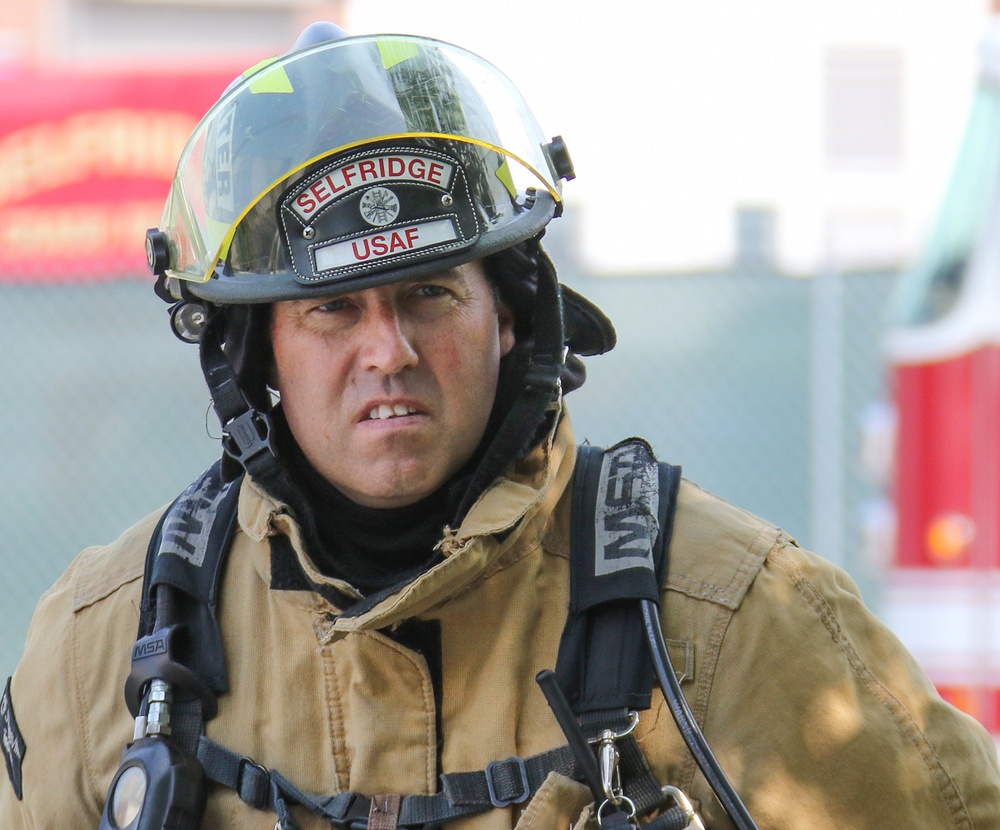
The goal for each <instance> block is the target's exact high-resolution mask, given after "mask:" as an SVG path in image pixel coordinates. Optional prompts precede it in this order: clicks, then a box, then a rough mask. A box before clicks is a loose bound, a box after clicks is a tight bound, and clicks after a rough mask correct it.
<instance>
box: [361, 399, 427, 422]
mask: <svg viewBox="0 0 1000 830" xmlns="http://www.w3.org/2000/svg"><path fill="white" fill-rule="evenodd" d="M416 412H417V410H416V409H414V408H413V407H412V406H407V405H406V404H403V403H397V404H393V405H391V406H390V405H389V404H387V403H382V404H379V405H378V406H373V407H372V410H371V412H369V413H368V418H369V419H370V420H372V421H384V420H386V419H388V418H401V417H402V416H404V415H415V414H416Z"/></svg>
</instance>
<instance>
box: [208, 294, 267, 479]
mask: <svg viewBox="0 0 1000 830" xmlns="http://www.w3.org/2000/svg"><path fill="white" fill-rule="evenodd" d="M224 326H225V318H224V315H223V314H221V313H218V312H215V313H213V315H212V317H211V318H210V319H209V322H208V325H207V326H206V328H205V331H204V332H203V333H202V336H201V339H200V340H199V354H200V357H201V369H202V373H203V374H204V375H205V381H206V383H207V384H208V391H209V393H210V394H211V395H212V404H213V406H214V407H215V413H216V414H217V415H218V416H219V423H220V424H221V425H222V446H223V449H225V451H226V453H227V455H229V457H230V458H232V459H233V460H235V461H236V462H237V463H238V464H239V465H240V466H241V467H242V468H243V469H244V470H246V471H247V472H248V473H250V475H252V476H253V477H254V478H257V479H259V478H262V477H264V476H267V475H273V474H274V471H275V469H276V468H277V457H276V454H275V450H274V446H273V445H272V443H271V434H272V428H271V418H270V416H269V415H268V414H267V413H266V412H261V411H260V410H259V409H256V408H255V407H254V406H253V405H251V403H250V401H249V400H248V399H247V396H246V394H245V393H244V392H243V389H242V388H241V387H240V382H239V378H238V377H237V375H236V371H235V370H234V369H233V366H232V364H231V363H230V362H229V358H228V357H227V356H226V353H225V351H224V350H223V348H222V338H223V337H224V336H225V335H224V332H223V328H224Z"/></svg>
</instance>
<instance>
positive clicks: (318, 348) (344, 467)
mask: <svg viewBox="0 0 1000 830" xmlns="http://www.w3.org/2000/svg"><path fill="white" fill-rule="evenodd" d="M271 339H272V344H273V347H274V359H275V368H276V379H275V383H276V386H277V389H278V391H279V393H280V395H281V402H282V408H283V409H284V412H285V415H286V417H287V419H288V424H289V426H290V427H291V430H292V434H293V435H294V436H295V439H296V441H297V442H298V444H299V446H300V447H301V448H302V451H303V452H304V453H305V456H306V458H307V459H308V460H309V461H310V463H311V464H312V465H313V467H315V468H316V470H317V471H318V472H320V473H321V474H322V475H323V476H324V477H325V478H326V479H327V480H328V481H329V482H330V483H331V484H333V485H334V486H335V487H337V488H338V489H339V490H340V491H341V492H343V493H344V495H346V496H347V497H348V498H350V499H352V500H353V501H355V502H356V503H358V504H361V505H365V506H369V507H401V506H404V505H407V504H412V503H414V502H416V501H419V500H420V499H422V498H424V497H425V496H428V495H430V494H431V493H433V492H434V491H435V490H437V489H438V488H439V487H440V486H441V485H442V484H444V483H445V482H446V481H447V480H448V479H449V478H450V477H451V476H452V475H454V474H455V473H456V472H457V471H458V470H459V469H460V468H461V467H462V465H463V464H465V462H466V461H467V460H468V459H469V458H470V457H471V456H472V453H473V452H474V451H475V449H476V447H477V446H478V444H479V441H480V439H481V438H482V436H483V432H484V431H485V429H486V423H487V420H488V419H489V415H490V411H491V409H492V407H493V400H494V397H495V395H496V389H497V377H498V374H499V365H500V358H501V357H503V356H504V355H506V354H507V353H508V352H509V351H510V349H511V348H512V347H513V345H514V334H513V323H512V319H511V315H510V313H509V312H508V311H507V310H506V309H505V308H504V307H503V306H502V305H501V304H499V303H498V302H497V300H496V299H495V297H494V294H493V291H492V288H491V287H490V285H489V283H488V281H487V279H486V277H485V275H484V273H483V269H482V266H481V264H480V263H478V262H473V263H469V264H466V265H462V266H460V267H458V268H454V269H451V270H449V271H444V272H442V273H440V274H436V275H434V276H432V277H428V278H421V279H419V280H415V281H412V282H404V283H399V284H395V285H388V286H381V287H378V288H369V289H366V290H364V291H357V292H355V293H352V294H345V295H341V296H334V297H329V298H323V299H319V298H318V299H311V300H290V301H287V302H280V303H276V304H275V306H274V311H273V316H272V322H271Z"/></svg>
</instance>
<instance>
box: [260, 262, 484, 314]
mask: <svg viewBox="0 0 1000 830" xmlns="http://www.w3.org/2000/svg"><path fill="white" fill-rule="evenodd" d="M477 280H483V281H485V280H486V271H485V269H484V268H483V265H482V262H481V261H480V260H473V261H472V262H466V263H463V264H461V265H457V266H454V267H452V268H445V269H443V270H441V271H435V272H434V273H432V274H427V275H426V276H422V277H415V278H413V279H408V280H400V281H399V282H391V283H388V284H386V285H373V286H372V287H370V288H360V289H355V290H353V291H331V292H330V293H329V294H317V295H316V296H315V297H310V298H308V299H305V298H303V299H295V300H282V301H279V304H284V303H288V304H309V305H316V304H317V303H325V302H330V301H331V300H337V299H343V298H344V297H355V296H374V295H375V294H383V295H392V294H395V293H397V292H400V291H406V290H407V289H409V288H412V287H414V286H419V285H428V284H433V283H447V284H452V285H461V286H463V287H468V288H471V287H472V286H473V284H474V283H475V282H476V281H477Z"/></svg>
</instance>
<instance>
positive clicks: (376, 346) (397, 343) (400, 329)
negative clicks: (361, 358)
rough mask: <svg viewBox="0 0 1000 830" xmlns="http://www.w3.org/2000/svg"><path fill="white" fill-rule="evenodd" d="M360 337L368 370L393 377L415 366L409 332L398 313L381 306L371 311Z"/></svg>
mask: <svg viewBox="0 0 1000 830" xmlns="http://www.w3.org/2000/svg"><path fill="white" fill-rule="evenodd" d="M362 336H363V337H364V354H365V357H366V364H367V367H368V368H371V369H377V370H378V371H379V372H382V373H383V374H386V375H395V374H398V373H399V372H401V371H403V370H404V369H406V368H409V367H410V366H415V365H416V363H417V351H416V349H415V348H414V344H413V335H412V332H409V331H408V327H407V326H406V324H405V321H404V320H403V319H402V318H401V317H400V315H399V312H398V310H397V309H395V308H392V307H389V306H381V305H380V306H379V307H377V308H375V309H372V311H371V313H370V314H369V315H368V320H367V325H366V326H365V327H364V331H363V333H362Z"/></svg>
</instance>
